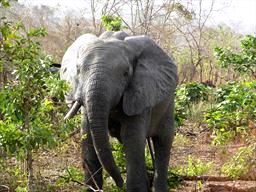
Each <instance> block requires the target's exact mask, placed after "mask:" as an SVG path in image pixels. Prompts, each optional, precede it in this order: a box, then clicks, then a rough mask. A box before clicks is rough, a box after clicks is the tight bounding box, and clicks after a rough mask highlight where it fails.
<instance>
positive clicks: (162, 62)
mask: <svg viewBox="0 0 256 192" xmlns="http://www.w3.org/2000/svg"><path fill="white" fill-rule="evenodd" d="M125 41H126V42H127V43H128V45H129V46H130V47H131V50H132V52H133V54H134V59H135V63H134V73H133V77H132V79H131V82H130V84H129V86H128V87H127V89H126V90H125V92H124V96H123V109H124V112H125V113H126V114H127V115H129V116H131V115H138V114H140V113H142V112H143V111H144V109H146V108H148V107H153V106H154V105H156V104H158V103H159V102H161V101H162V100H164V99H165V98H167V97H168V96H169V95H170V94H171V92H173V91H174V89H175V88H176V84H177V79H178V78H177V67H176V65H175V64H174V63H173V61H172V60H171V58H170V57H169V56H168V55H167V54H166V53H165V52H164V51H163V50H162V49H161V48H160V47H159V46H158V45H157V44H156V43H155V42H154V41H153V40H151V39H150V38H149V37H146V36H136V37H127V38H125Z"/></svg>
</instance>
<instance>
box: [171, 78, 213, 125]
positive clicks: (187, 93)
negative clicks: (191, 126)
mask: <svg viewBox="0 0 256 192" xmlns="http://www.w3.org/2000/svg"><path fill="white" fill-rule="evenodd" d="M210 93H211V88H210V87H209V86H206V85H204V84H202V83H196V82H191V83H186V84H182V85H180V86H178V87H177V89H176V98H175V122H176V126H181V125H182V124H183V122H184V121H185V120H186V118H187V116H188V115H189V114H190V112H191V106H192V104H195V103H198V102H200V101H207V100H208V99H209V97H210Z"/></svg>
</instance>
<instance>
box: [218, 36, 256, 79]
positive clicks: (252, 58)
mask: <svg viewBox="0 0 256 192" xmlns="http://www.w3.org/2000/svg"><path fill="white" fill-rule="evenodd" d="M215 55H216V57H217V59H218V61H219V64H220V66H221V67H223V68H229V67H231V68H233V69H234V71H236V72H238V73H240V74H247V75H249V76H252V77H254V78H256V36H253V35H246V36H245V37H244V39H242V40H241V51H240V52H238V53H236V52H235V51H234V50H231V48H227V49H224V48H220V47H217V48H215Z"/></svg>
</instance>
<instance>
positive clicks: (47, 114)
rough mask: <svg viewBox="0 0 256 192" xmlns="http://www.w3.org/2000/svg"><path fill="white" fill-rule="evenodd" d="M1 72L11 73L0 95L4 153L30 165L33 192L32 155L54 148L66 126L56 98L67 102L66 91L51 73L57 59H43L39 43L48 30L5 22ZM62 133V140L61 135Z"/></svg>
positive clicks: (1, 28) (0, 44) (1, 32)
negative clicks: (63, 127)
mask: <svg viewBox="0 0 256 192" xmlns="http://www.w3.org/2000/svg"><path fill="white" fill-rule="evenodd" d="M0 22H1V23H3V25H1V26H0V36H1V41H0V50H1V57H0V70H1V71H3V70H5V69H8V71H10V72H11V73H10V74H9V76H8V77H7V79H6V81H5V83H4V84H3V85H2V88H1V90H0V100H1V103H0V111H1V114H2V117H1V119H0V147H1V148H3V149H4V151H5V152H6V153H7V154H8V155H10V156H15V157H16V158H17V159H20V160H25V162H26V168H27V170H26V173H27V177H28V185H27V189H28V191H33V190H34V189H33V188H34V186H33V164H32V162H33V155H32V154H33V152H36V151H37V150H38V149H39V148H40V147H42V146H48V147H52V146H54V144H56V142H57V140H58V137H57V135H58V134H60V133H59V131H60V128H59V127H61V126H62V125H61V121H56V119H57V118H58V117H59V116H60V114H59V113H57V112H56V111H58V110H56V107H57V108H61V107H62V105H61V104H55V103H54V101H53V100H51V98H52V97H56V98H62V99H63V98H64V91H65V90H66V89H67V85H66V84H65V83H64V81H60V80H59V79H58V77H57V76H56V75H53V74H51V73H50V70H49V68H50V65H51V63H52V59H51V57H50V56H47V55H44V54H43V51H42V49H41V44H40V42H39V41H38V39H39V38H40V37H42V36H45V35H46V31H45V29H43V28H37V29H35V28H30V29H26V28H25V27H24V25H23V24H22V23H20V22H18V23H11V22H9V21H7V20H6V19H5V18H2V19H1V21H0ZM57 133H58V134H57Z"/></svg>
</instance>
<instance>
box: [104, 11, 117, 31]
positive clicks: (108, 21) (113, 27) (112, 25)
mask: <svg viewBox="0 0 256 192" xmlns="http://www.w3.org/2000/svg"><path fill="white" fill-rule="evenodd" d="M101 21H102V23H103V25H104V27H105V28H106V30H108V31H120V30H121V27H122V20H121V18H120V17H116V16H112V15H104V16H102V17H101Z"/></svg>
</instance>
